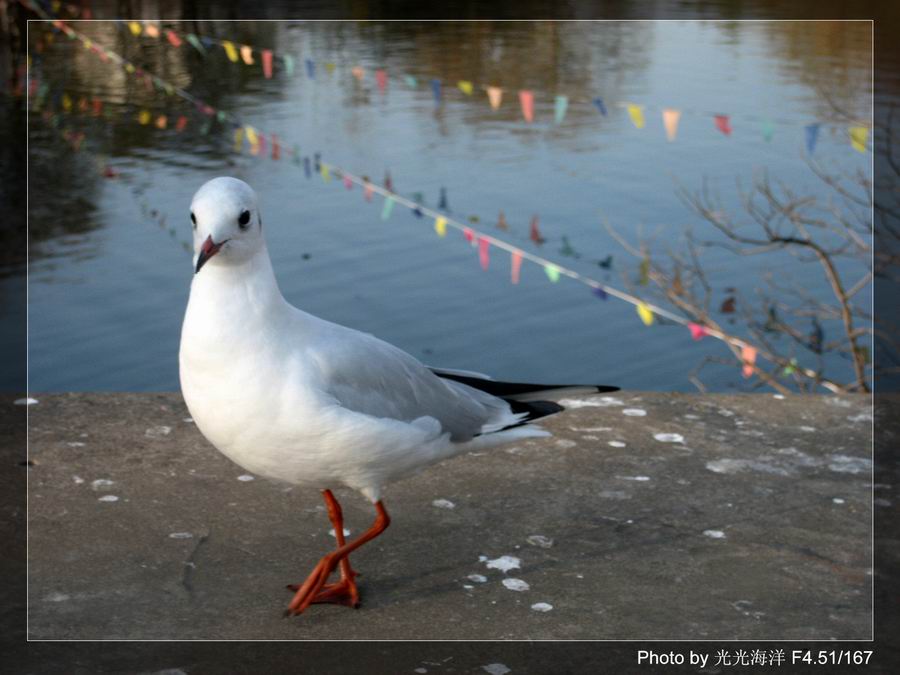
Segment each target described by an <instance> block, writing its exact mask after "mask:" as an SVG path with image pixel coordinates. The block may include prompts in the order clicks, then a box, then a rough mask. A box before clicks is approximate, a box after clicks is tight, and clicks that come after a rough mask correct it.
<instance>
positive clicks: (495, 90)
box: [487, 87, 503, 110]
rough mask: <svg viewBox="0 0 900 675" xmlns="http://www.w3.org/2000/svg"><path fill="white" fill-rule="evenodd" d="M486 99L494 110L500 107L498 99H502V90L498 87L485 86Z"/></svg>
mask: <svg viewBox="0 0 900 675" xmlns="http://www.w3.org/2000/svg"><path fill="white" fill-rule="evenodd" d="M487 95H488V100H489V101H490V102H491V108H493V109H494V110H496V109H497V108H499V107H500V101H502V100H503V90H502V89H501V88H500V87H488V88H487Z"/></svg>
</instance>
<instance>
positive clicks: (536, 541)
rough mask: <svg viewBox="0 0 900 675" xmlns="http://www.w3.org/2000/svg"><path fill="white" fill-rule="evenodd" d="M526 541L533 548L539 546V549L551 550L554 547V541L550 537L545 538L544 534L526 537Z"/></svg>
mask: <svg viewBox="0 0 900 675" xmlns="http://www.w3.org/2000/svg"><path fill="white" fill-rule="evenodd" d="M525 541H526V542H528V543H529V544H531V545H532V546H537V547H538V548H550V547H551V546H553V540H552V539H551V538H550V537H545V536H544V535H542V534H532V535H530V536H528V537H526V538H525Z"/></svg>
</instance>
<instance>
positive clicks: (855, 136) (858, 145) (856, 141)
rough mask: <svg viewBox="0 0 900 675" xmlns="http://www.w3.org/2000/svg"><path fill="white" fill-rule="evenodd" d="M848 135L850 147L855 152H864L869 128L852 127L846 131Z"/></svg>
mask: <svg viewBox="0 0 900 675" xmlns="http://www.w3.org/2000/svg"><path fill="white" fill-rule="evenodd" d="M847 133H849V134H850V145H852V146H853V149H854V150H856V151H857V152H865V151H866V141H868V140H869V128H868V127H863V126H854V127H850V128H849V129H847Z"/></svg>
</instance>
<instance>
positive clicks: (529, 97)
mask: <svg viewBox="0 0 900 675" xmlns="http://www.w3.org/2000/svg"><path fill="white" fill-rule="evenodd" d="M519 104H520V105H521V106H522V117H524V118H525V121H526V122H531V121H533V120H534V93H533V92H530V91H528V90H527V89H523V90H521V91H520V92H519Z"/></svg>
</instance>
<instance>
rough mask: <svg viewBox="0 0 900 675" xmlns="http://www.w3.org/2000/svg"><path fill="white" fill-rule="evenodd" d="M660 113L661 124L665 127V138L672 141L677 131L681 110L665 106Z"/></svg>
mask: <svg viewBox="0 0 900 675" xmlns="http://www.w3.org/2000/svg"><path fill="white" fill-rule="evenodd" d="M662 115H663V124H664V125H665V127H666V138H668V139H669V140H670V141H674V140H675V134H677V133H678V119H679V118H680V117H681V111H680V110H675V109H673V108H665V109H664V110H663V113H662Z"/></svg>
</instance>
